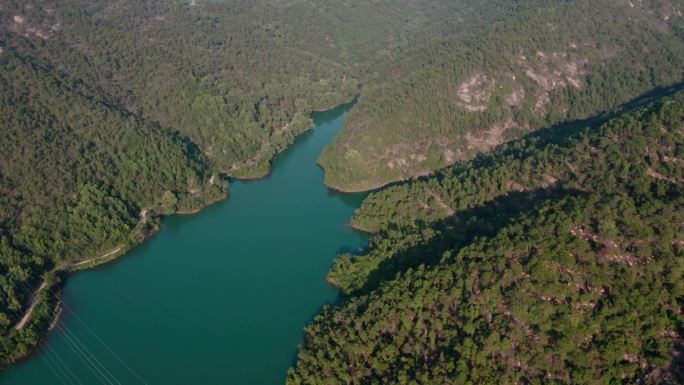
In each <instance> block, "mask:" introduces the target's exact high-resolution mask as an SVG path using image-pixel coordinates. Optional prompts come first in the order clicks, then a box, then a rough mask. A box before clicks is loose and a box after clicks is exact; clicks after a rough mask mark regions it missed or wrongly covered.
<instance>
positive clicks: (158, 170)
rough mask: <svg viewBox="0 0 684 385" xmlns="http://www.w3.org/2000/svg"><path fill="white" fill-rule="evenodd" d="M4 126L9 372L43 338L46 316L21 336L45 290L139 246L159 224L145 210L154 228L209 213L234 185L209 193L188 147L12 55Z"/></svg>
mask: <svg viewBox="0 0 684 385" xmlns="http://www.w3.org/2000/svg"><path fill="white" fill-rule="evenodd" d="M0 127H2V128H3V130H2V136H0V148H2V149H3V150H2V157H0V276H2V279H1V289H0V335H1V337H0V340H1V341H2V342H1V343H0V367H2V366H5V365H7V364H8V363H10V362H12V361H13V360H14V359H15V358H17V357H19V356H21V355H23V354H25V353H26V351H27V349H28V348H29V347H30V346H31V345H33V344H35V343H36V342H37V341H38V340H39V338H40V335H42V334H43V333H44V332H45V329H46V327H47V325H46V324H45V322H48V321H49V320H48V319H47V318H46V314H48V313H47V312H43V313H42V314H40V316H39V315H36V316H34V317H33V321H34V322H33V324H32V325H30V327H28V328H25V329H22V330H20V331H15V330H14V326H15V325H16V324H17V323H18V321H19V319H20V318H21V317H22V316H23V315H24V312H25V310H26V309H27V307H28V303H29V302H30V298H31V296H32V295H33V293H34V290H35V289H37V288H38V287H39V286H40V284H41V281H42V280H47V281H49V282H50V283H54V278H55V276H53V275H52V273H54V272H55V271H56V270H58V269H61V268H65V267H67V266H69V265H70V264H71V263H74V262H76V261H79V260H81V259H85V258H87V257H92V256H95V255H96V254H99V253H104V252H105V251H108V250H110V249H114V248H117V247H118V248H119V249H120V250H123V249H125V248H127V247H128V246H129V245H131V244H134V243H137V242H138V241H139V240H140V239H141V237H144V234H145V232H146V231H148V230H147V226H148V225H151V223H139V221H140V219H141V218H139V217H140V215H141V212H142V210H143V209H145V210H147V211H149V215H148V216H147V217H146V218H142V219H144V220H145V222H148V219H150V220H151V217H152V215H153V213H172V212H176V211H181V210H189V209H194V208H197V207H202V206H203V205H205V204H207V203H208V202H210V201H213V200H216V199H218V198H220V197H222V196H224V195H225V191H224V189H225V183H219V179H218V178H213V179H215V182H214V183H211V182H210V178H212V175H213V174H212V171H211V169H210V168H209V166H208V164H207V162H206V160H205V159H204V158H202V157H201V156H198V155H197V154H196V149H195V147H194V146H193V145H192V144H190V143H188V142H187V140H185V139H184V138H182V137H179V136H178V135H175V134H173V133H171V132H169V131H167V130H165V129H163V128H161V127H159V126H158V125H156V124H152V123H150V122H148V121H145V120H144V119H141V118H140V117H138V116H136V115H132V114H131V113H129V112H128V111H125V110H122V109H121V108H119V107H118V106H116V105H115V104H113V103H111V101H109V100H108V99H107V98H106V97H104V96H103V95H101V94H100V93H98V92H97V90H96V89H94V88H92V87H89V86H87V85H86V84H84V83H82V82H81V81H80V80H75V79H72V78H68V77H64V76H61V75H59V74H58V73H56V71H55V70H53V69H51V68H50V67H49V66H48V65H46V64H45V63H42V62H41V61H39V60H37V59H35V58H31V57H26V56H23V55H21V54H20V53H18V52H16V51H14V50H11V49H8V50H5V51H4V52H3V53H2V56H0ZM50 290H52V289H51V288H50V289H49V290H45V291H44V292H43V293H41V294H46V293H47V292H49V291H50ZM54 294H55V293H54V292H52V293H51V294H50V296H49V297H50V299H51V300H54V298H55V297H54ZM48 323H49V322H48ZM15 334H16V335H15Z"/></svg>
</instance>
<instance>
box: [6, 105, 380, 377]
mask: <svg viewBox="0 0 684 385" xmlns="http://www.w3.org/2000/svg"><path fill="white" fill-rule="evenodd" d="M350 107H351V105H345V106H340V107H337V108H335V109H333V110H330V111H326V112H318V113H314V114H313V118H314V121H315V128H314V129H313V130H311V131H309V132H307V133H305V134H303V135H301V136H300V137H298V138H297V140H296V141H295V143H294V144H293V145H292V146H291V147H290V148H288V149H287V150H286V151H285V152H283V153H282V154H281V155H280V156H279V157H278V158H277V159H276V160H275V161H274V162H273V170H272V173H271V175H270V176H269V177H268V178H265V179H261V180H256V181H236V182H233V183H232V184H231V186H230V195H229V197H228V199H226V200H224V201H222V202H219V203H217V204H215V205H213V206H210V207H208V208H206V209H205V210H203V211H202V212H200V213H198V214H196V215H192V216H172V217H168V218H165V219H164V224H163V226H162V229H161V231H160V232H159V233H158V234H157V235H156V236H154V237H153V238H152V239H150V240H148V241H147V242H145V243H144V244H143V245H141V246H139V247H137V248H135V249H133V250H132V251H131V252H129V253H128V254H126V255H125V256H123V257H121V258H119V259H118V260H116V261H114V262H111V263H109V264H106V265H103V266H100V267H97V268H95V269H92V270H87V271H83V272H78V273H75V274H74V275H73V276H71V277H70V278H69V279H68V282H67V284H66V286H65V288H64V296H63V302H64V311H63V313H62V317H61V319H60V322H59V325H58V327H57V328H55V329H54V330H53V331H52V332H51V334H50V335H49V337H48V339H47V342H46V343H45V344H44V345H43V346H42V347H41V348H40V350H39V351H38V352H36V354H34V355H32V356H31V357H30V358H29V359H28V360H26V361H24V362H23V363H21V364H18V365H15V366H13V367H11V368H9V369H8V370H6V371H4V372H2V374H0V383H1V384H7V385H13V384H17V385H19V384H21V385H30V384H36V385H46V384H83V385H90V384H100V383H102V384H118V383H120V384H143V383H147V384H164V385H168V384H183V385H187V384H235V385H250V384H254V385H269V384H279V385H280V384H283V383H284V381H285V377H286V372H287V368H288V367H290V366H292V365H293V363H294V360H295V357H296V352H297V345H298V344H299V343H300V342H301V340H302V336H303V328H304V326H305V325H306V324H307V323H308V322H309V321H310V320H311V318H312V317H313V316H314V315H315V314H316V313H317V312H318V311H319V309H320V308H321V306H323V305H324V304H326V303H334V302H335V300H336V299H337V298H338V292H337V291H336V290H335V289H334V288H332V287H330V286H329V285H328V284H327V282H326V280H325V277H326V273H327V271H328V269H329V268H330V266H331V265H332V263H333V260H334V258H335V257H336V255H337V254H340V253H342V252H346V251H354V250H357V249H359V248H360V247H364V246H365V245H366V242H367V239H366V237H365V236H364V235H363V234H360V233H358V232H355V231H353V230H352V229H350V228H349V227H348V226H347V223H348V222H349V220H350V218H351V216H352V214H353V212H354V210H355V209H356V208H357V207H358V206H359V204H360V202H361V200H362V199H363V197H364V195H361V194H356V195H342V194H338V193H335V192H333V191H330V190H328V189H327V188H326V187H325V186H324V184H323V171H322V170H321V169H320V168H319V167H318V165H316V159H317V158H318V156H319V155H320V153H321V151H322V149H323V147H324V146H325V145H326V144H327V143H329V142H330V141H331V140H332V138H333V137H334V136H335V135H336V134H337V132H338V131H339V130H340V128H341V127H342V125H343V123H344V118H345V115H346V113H347V111H348V109H349V108H350Z"/></svg>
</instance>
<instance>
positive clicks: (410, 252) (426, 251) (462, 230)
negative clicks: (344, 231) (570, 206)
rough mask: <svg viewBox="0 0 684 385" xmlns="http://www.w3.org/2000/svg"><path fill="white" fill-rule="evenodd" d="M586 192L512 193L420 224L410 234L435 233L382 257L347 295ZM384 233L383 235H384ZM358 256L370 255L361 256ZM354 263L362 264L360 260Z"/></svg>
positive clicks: (428, 264)
mask: <svg viewBox="0 0 684 385" xmlns="http://www.w3.org/2000/svg"><path fill="white" fill-rule="evenodd" d="M584 194H586V193H585V192H582V191H579V190H571V189H563V188H546V189H536V190H531V191H524V192H518V191H516V192H511V193H508V194H506V195H503V196H499V197H497V198H494V199H492V200H490V201H488V202H486V203H484V204H482V205H480V206H478V207H475V208H472V209H469V210H464V211H462V212H459V213H457V214H456V215H454V216H453V217H449V218H447V219H444V220H441V221H437V222H434V223H419V224H418V226H417V229H411V230H409V231H411V233H412V234H417V233H421V232H424V231H425V230H426V229H429V230H432V231H434V233H435V235H434V236H433V237H432V238H431V239H429V240H428V241H427V242H418V244H417V245H415V246H412V247H409V248H406V249H404V250H400V251H399V252H397V253H395V254H394V255H392V256H391V257H390V258H387V259H384V260H382V261H381V262H380V263H379V265H378V267H377V268H376V269H374V270H373V271H371V272H370V273H368V275H367V277H366V279H365V282H364V284H363V286H362V287H361V288H360V289H358V290H355V291H352V292H351V293H349V294H348V295H352V296H353V295H360V294H367V293H369V292H371V291H373V290H375V289H377V288H378V287H379V286H380V284H381V283H382V282H383V281H386V280H391V279H393V278H394V277H396V276H397V275H398V274H402V273H405V272H406V271H408V270H410V269H416V268H418V267H420V266H421V265H423V266H425V267H432V266H435V265H437V264H438V263H440V261H441V260H442V255H443V254H444V252H445V251H451V252H452V253H458V251H459V250H460V249H461V248H463V247H465V246H467V245H468V244H470V243H472V242H473V241H475V240H476V239H478V238H482V237H490V236H494V235H496V234H497V233H498V232H499V231H500V230H502V229H503V228H505V227H507V226H509V225H511V224H514V223H516V222H518V221H519V220H520V219H521V217H522V216H524V215H525V214H527V213H530V212H532V211H534V210H536V209H538V208H539V207H540V206H542V205H544V204H546V203H548V202H549V201H550V200H556V199H561V198H563V197H567V196H580V195H584ZM402 231H406V229H400V228H396V227H395V228H393V229H390V230H388V232H393V233H397V232H402ZM383 236H384V235H383ZM358 258H369V255H364V256H361V257H358ZM356 262H357V263H364V262H363V261H362V260H358V261H356Z"/></svg>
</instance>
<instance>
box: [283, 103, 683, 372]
mask: <svg viewBox="0 0 684 385" xmlns="http://www.w3.org/2000/svg"><path fill="white" fill-rule="evenodd" d="M625 109H626V110H627V111H624V112H622V113H619V114H617V116H613V117H610V118H606V119H607V121H606V122H605V123H603V124H602V125H600V127H599V128H594V129H577V128H572V127H569V128H567V129H568V130H570V131H572V133H570V134H568V133H558V132H553V131H551V132H547V134H548V135H545V132H544V131H542V132H539V133H538V134H536V135H533V137H532V138H529V139H526V140H519V141H515V142H513V143H510V144H509V146H507V147H505V148H503V149H500V150H498V151H497V152H496V153H494V154H492V155H489V156H485V157H481V158H478V159H477V160H474V161H471V162H467V163H463V164H461V165H458V166H456V167H453V168H452V169H449V170H445V171H444V172H443V173H440V174H439V175H436V176H432V177H429V178H424V179H423V180H420V181H413V182H411V183H408V182H407V183H402V184H399V185H397V186H393V187H391V188H387V189H385V190H381V191H379V192H377V193H375V194H373V195H372V196H371V197H370V198H369V199H368V200H367V202H366V203H365V204H364V206H363V207H362V208H361V210H360V211H359V214H358V216H357V223H367V226H368V227H370V228H373V229H374V230H376V231H377V232H376V234H375V235H374V240H373V241H372V247H371V249H370V250H369V251H368V253H367V254H366V255H362V256H358V257H350V256H344V257H342V258H341V259H340V261H339V262H338V264H337V265H336V267H335V268H334V269H333V271H332V272H331V275H330V279H331V281H332V282H333V283H335V284H337V285H339V286H340V287H341V288H342V289H343V291H344V292H345V293H346V295H345V297H344V298H343V300H342V301H341V303H340V304H338V305H335V306H328V307H326V308H324V309H323V311H322V312H321V314H319V315H318V316H317V317H316V318H315V319H314V321H313V322H312V324H311V325H310V326H309V327H308V328H307V330H306V339H305V342H304V344H303V346H302V347H301V350H300V353H299V356H298V360H297V365H296V367H295V368H293V369H292V370H291V371H290V374H289V378H288V384H291V385H295V384H453V383H459V384H461V383H463V384H474V383H511V384H513V383H516V384H517V383H532V384H540V383H555V384H607V383H611V384H612V383H615V384H621V383H672V384H674V383H681V381H682V380H684V366H683V365H682V361H681V354H682V352H683V351H684V346H683V345H682V343H681V341H682V333H683V332H684V315H683V314H682V307H683V306H684V302H683V301H684V300H683V299H684V296H683V294H684V284H683V283H682V282H683V281H682V277H683V276H684V222H682V220H681V218H682V216H683V214H684V195H683V193H684V152H682V151H683V150H684V93H677V94H675V95H674V96H671V97H664V98H662V99H658V100H657V101H656V102H651V103H650V104H648V105H647V106H646V107H643V106H642V107H631V108H628V107H626V108H625ZM433 194H434V195H437V194H443V195H442V197H440V198H439V199H437V198H435V197H434V195H433ZM447 212H448V213H447ZM425 213H427V214H425ZM381 217H382V218H383V220H382V221H378V220H377V219H378V218H381ZM385 218H389V219H385Z"/></svg>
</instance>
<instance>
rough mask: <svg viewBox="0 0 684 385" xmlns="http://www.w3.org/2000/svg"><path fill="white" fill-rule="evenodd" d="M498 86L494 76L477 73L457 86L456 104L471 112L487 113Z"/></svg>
mask: <svg viewBox="0 0 684 385" xmlns="http://www.w3.org/2000/svg"><path fill="white" fill-rule="evenodd" d="M496 84H497V83H496V80H495V79H494V78H493V77H492V76H490V75H487V74H485V73H484V72H478V73H475V74H474V75H472V76H470V77H469V78H467V79H466V80H464V81H463V82H461V83H460V84H459V85H458V86H456V88H455V90H454V93H455V96H456V104H458V105H459V106H461V107H463V108H465V109H466V110H468V111H470V112H483V111H486V110H487V107H488V106H489V101H490V100H491V98H492V92H493V91H494V89H495V88H496Z"/></svg>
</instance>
